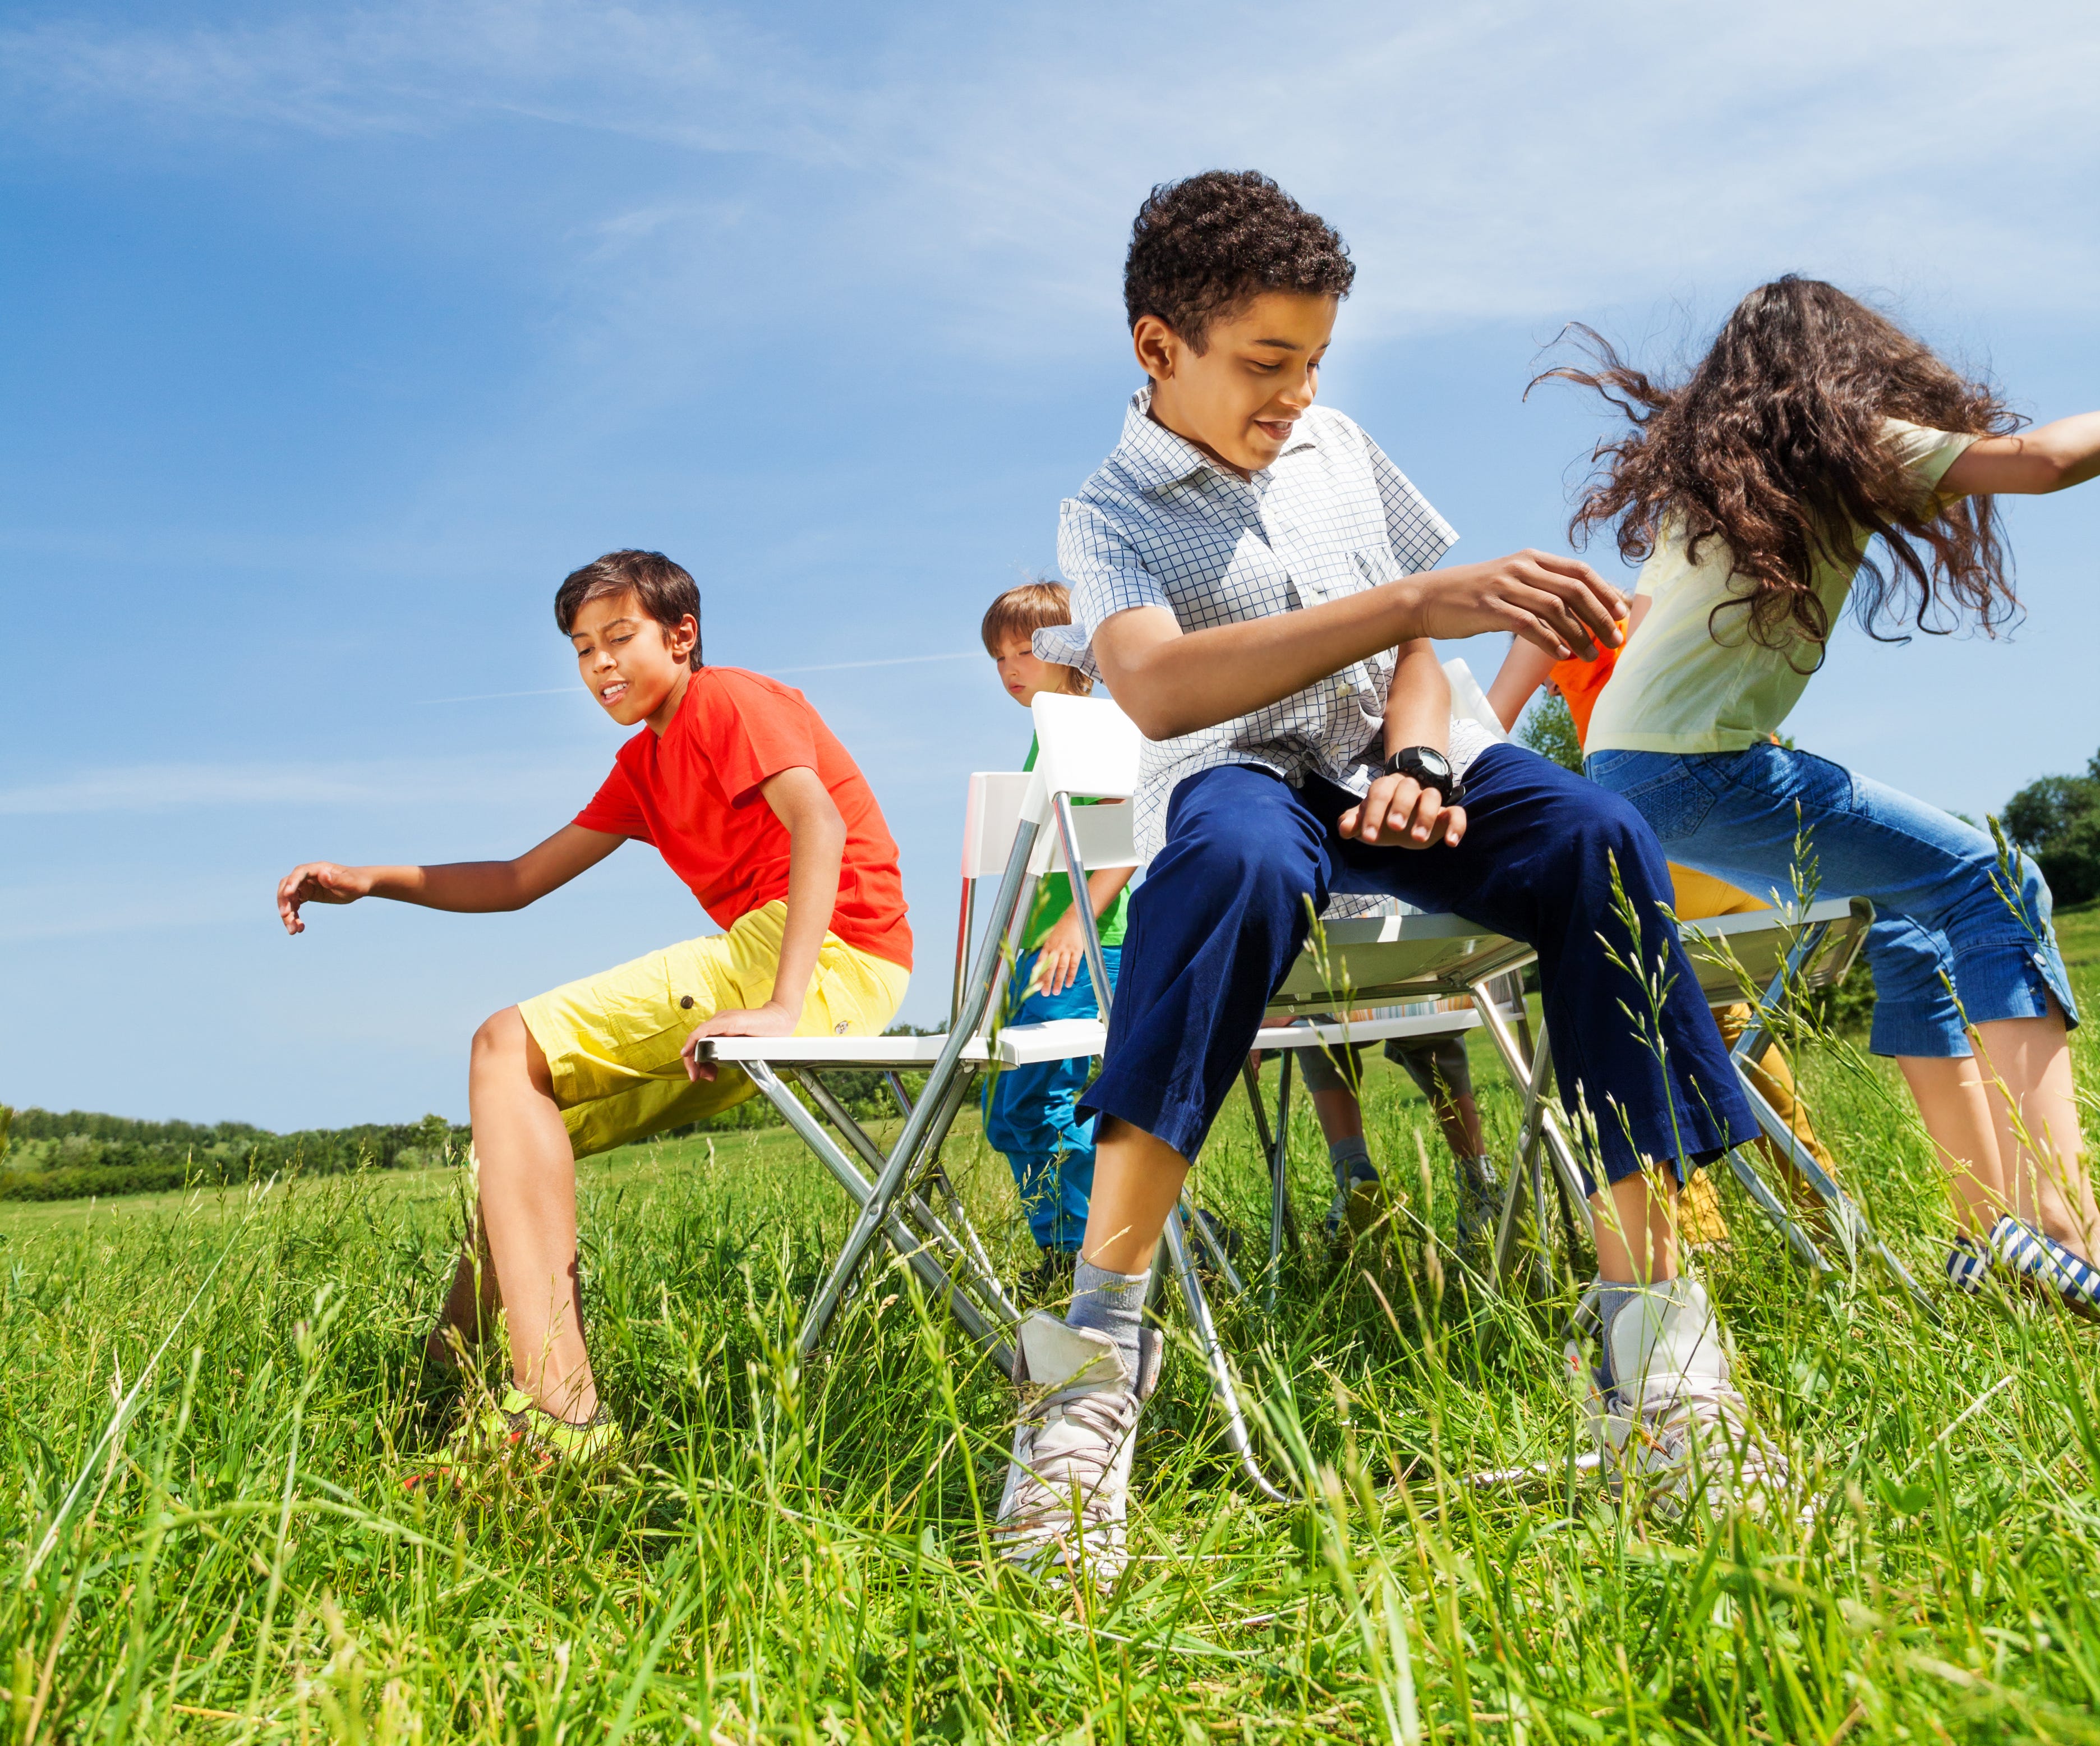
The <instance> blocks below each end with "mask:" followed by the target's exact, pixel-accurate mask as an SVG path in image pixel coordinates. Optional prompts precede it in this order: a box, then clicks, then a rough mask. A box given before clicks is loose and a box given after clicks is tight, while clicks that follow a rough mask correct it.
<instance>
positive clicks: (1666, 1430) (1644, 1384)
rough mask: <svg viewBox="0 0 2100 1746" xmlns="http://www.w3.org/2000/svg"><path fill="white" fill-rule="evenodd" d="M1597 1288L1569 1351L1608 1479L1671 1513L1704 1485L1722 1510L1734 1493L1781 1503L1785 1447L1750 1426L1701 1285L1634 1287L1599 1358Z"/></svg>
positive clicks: (1752, 1505) (1756, 1504)
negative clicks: (1781, 1449)
mask: <svg viewBox="0 0 2100 1746" xmlns="http://www.w3.org/2000/svg"><path fill="white" fill-rule="evenodd" d="M1599 1295H1600V1293H1599V1289H1598V1288H1597V1287H1595V1286H1592V1287H1591V1288H1590V1290H1589V1292H1588V1293H1586V1294H1585V1296H1584V1297H1583V1299H1582V1303H1581V1304H1580V1306H1577V1310H1576V1312H1575V1322H1574V1325H1573V1328H1571V1329H1570V1331H1569V1333H1568V1346H1567V1352H1566V1357H1567V1364H1568V1377H1569V1381H1571V1382H1572V1383H1573V1386H1574V1387H1575V1390H1576V1392H1577V1398H1578V1399H1580V1400H1581V1401H1582V1404H1583V1405H1584V1407H1585V1408H1586V1412H1587V1415H1588V1417H1589V1421H1590V1432H1591V1434H1592V1435H1593V1436H1595V1439H1596V1441H1597V1452H1598V1455H1599V1457H1600V1458H1601V1460H1602V1461H1603V1465H1604V1471H1605V1473H1606V1474H1608V1475H1609V1476H1610V1479H1611V1481H1612V1489H1613V1490H1614V1491H1619V1492H1623V1491H1624V1490H1625V1488H1626V1486H1627V1485H1628V1483H1632V1484H1633V1485H1635V1487H1636V1488H1637V1489H1639V1491H1641V1492H1645V1493H1646V1494H1647V1496H1648V1501H1650V1502H1651V1503H1652V1505H1654V1506H1655V1508H1656V1510H1657V1514H1661V1515H1664V1516H1665V1517H1669V1518H1675V1517H1677V1516H1679V1515H1681V1514H1683V1512H1684V1510H1685V1507H1686V1505H1687V1504H1689V1503H1690V1501H1691V1500H1692V1496H1694V1494H1695V1493H1696V1492H1700V1491H1701V1490H1704V1491H1705V1493H1706V1495H1707V1497H1708V1500H1709V1502H1710V1504H1711V1505H1713V1506H1714V1508H1715V1510H1716V1511H1717V1513H1718V1510H1719V1508H1720V1507H1721V1506H1722V1505H1724V1504H1726V1503H1727V1501H1729V1500H1731V1499H1734V1500H1736V1501H1740V1502H1741V1503H1742V1504H1743V1505H1745V1507H1747V1508H1749V1509H1750V1510H1754V1511H1757V1512H1758V1513H1759V1514H1762V1513H1764V1512H1765V1511H1766V1510H1767V1509H1768V1508H1770V1507H1771V1506H1774V1505H1776V1506H1778V1508H1779V1509H1780V1510H1784V1509H1785V1507H1786V1502H1785V1500H1786V1499H1787V1497H1788V1496H1789V1492H1790V1490H1791V1485H1790V1481H1791V1478H1792V1475H1791V1474H1790V1472H1789V1469H1788V1466H1787V1461H1786V1457H1785V1456H1783V1455H1782V1454H1780V1452H1779V1451H1778V1450H1777V1449H1776V1448H1774V1447H1773V1446H1772V1445H1771V1443H1768V1442H1767V1441H1766V1439H1764V1438H1763V1437H1762V1435H1760V1434H1758V1431H1757V1430H1755V1429H1754V1427H1753V1426H1752V1425H1751V1423H1750V1414H1749V1405H1748V1403H1745V1400H1744V1399H1743V1397H1742V1395H1740V1393H1738V1392H1737V1391H1736V1388H1735V1386H1734V1385H1733V1384H1732V1382H1731V1381H1730V1380H1729V1375H1730V1365H1729V1359H1728V1354H1727V1349H1726V1348H1725V1347H1724V1346H1723V1345H1722V1343H1721V1330H1720V1327H1719V1324H1718V1323H1717V1322H1716V1321H1715V1320H1714V1309H1713V1306H1712V1305H1711V1304H1710V1303H1709V1302H1708V1301H1707V1298H1706V1289H1705V1287H1704V1286H1703V1285H1701V1284H1700V1283H1699V1282H1698V1281H1697V1280H1691V1279H1685V1278H1682V1277H1679V1278H1678V1279H1674V1280H1666V1281H1665V1282H1664V1283H1663V1284H1659V1285H1655V1286H1651V1287H1649V1288H1648V1289H1646V1290H1644V1291H1642V1292H1640V1293H1638V1294H1637V1295H1636V1296H1635V1297H1634V1298H1633V1300H1632V1301H1631V1302H1629V1303H1628V1304H1626V1306H1625V1307H1624V1308H1623V1309H1621V1311H1620V1312H1619V1313H1618V1315H1617V1316H1616V1317H1614V1318H1613V1319H1612V1325H1611V1327H1610V1328H1609V1329H1608V1330H1607V1331H1606V1333H1605V1335H1604V1354H1603V1362H1602V1363H1601V1364H1595V1363H1593V1356H1594V1352H1593V1348H1592V1346H1591V1340H1592V1338H1593V1337H1594V1332H1593V1331H1594V1330H1595V1328H1596V1327H1597V1322H1598V1309H1597V1306H1598V1302H1599Z"/></svg>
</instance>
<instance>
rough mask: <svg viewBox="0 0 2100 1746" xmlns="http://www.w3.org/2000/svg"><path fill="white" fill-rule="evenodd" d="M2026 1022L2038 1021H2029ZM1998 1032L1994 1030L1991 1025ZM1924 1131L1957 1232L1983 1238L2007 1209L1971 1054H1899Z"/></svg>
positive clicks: (1992, 1130) (1986, 1103)
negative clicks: (1943, 1177)
mask: <svg viewBox="0 0 2100 1746" xmlns="http://www.w3.org/2000/svg"><path fill="white" fill-rule="evenodd" d="M2027 1022H2028V1023H2036V1022H2037V1021H2035V1020H2032V1019H2030V1020H2028V1021H2027ZM1997 1028H1998V1027H1997V1026H1995V1025H1994V1026H1992V1029H1993V1030H1996V1029H1997ZM1896 1064H1897V1065H1898V1066H1899V1067H1901V1068H1902V1069H1903V1076H1904V1079H1905V1081H1908V1084H1909V1085H1910V1094H1911V1095H1912V1096H1913V1098H1916V1099H1917V1112H1918V1114H1919V1115H1920V1116H1923V1117H1924V1118H1925V1131H1926V1133H1927V1134H1930V1136H1931V1138H1932V1143H1933V1145H1934V1146H1935V1147H1936V1148H1937V1149H1938V1151H1939V1161H1940V1164H1941V1165H1942V1166H1943V1167H1944V1169H1946V1171H1947V1174H1948V1182H1950V1184H1951V1185H1952V1187H1953V1190H1954V1198H1955V1211H1956V1214H1957V1220H1958V1222H1959V1223H1960V1226H1961V1229H1962V1230H1963V1231H1966V1232H1968V1233H1969V1234H1970V1235H1972V1236H1979V1237H1980V1236H1983V1235H1985V1234H1986V1233H1987V1232H1988V1231H1989V1230H1990V1228H1991V1227H1992V1226H1993V1225H1994V1224H1996V1222H1998V1219H1999V1217H2000V1215H2001V1214H2002V1213H2006V1212H2008V1211H2010V1209H2011V1207H2012V1197H2011V1196H2009V1195H2008V1194H2007V1193H2006V1192H2005V1175H2004V1173H2003V1171H2002V1170H2001V1169H2000V1166H1999V1162H1998V1134H1997V1129H1996V1126H1995V1125H1993V1123H1992V1112H1991V1103H1992V1099H1991V1098H1989V1096H1988V1094H1987V1093H1986V1090H1985V1086H1984V1083H1983V1068H1982V1067H1981V1066H1980V1065H1979V1063H1978V1061H1977V1059H1976V1057H1975V1056H1974V1055H1962V1056H1936V1055H1898V1056H1897V1057H1896Z"/></svg>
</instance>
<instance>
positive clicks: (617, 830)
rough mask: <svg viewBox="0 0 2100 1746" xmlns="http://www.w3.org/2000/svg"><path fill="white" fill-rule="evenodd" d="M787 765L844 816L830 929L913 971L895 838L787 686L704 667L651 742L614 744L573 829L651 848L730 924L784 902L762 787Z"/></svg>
mask: <svg viewBox="0 0 2100 1746" xmlns="http://www.w3.org/2000/svg"><path fill="white" fill-rule="evenodd" d="M796 769H804V770H814V771H816V772H817V776H818V780H820V781H822V782H823V785H824V787H825V788H826V789H827V791H828V792H829V793H830V794H831V797H832V802H833V803H834V804H835V805H836V807H838V809H839V816H840V817H841V818H843V819H844V820H845V825H846V844H845V854H844V855H843V856H842V857H841V859H840V863H839V897H838V906H837V907H836V908H835V909H833V910H832V932H833V933H834V934H836V935H838V937H839V938H840V939H842V940H844V941H845V943H846V944H848V945H849V946H854V947H858V948H859V949H860V950H861V951H862V952H867V953H872V954H873V955H874V956H875V957H879V958H884V959H886V960H888V961H889V962H890V963H892V964H896V965H899V966H902V967H903V968H904V969H906V970H909V969H911V924H910V923H909V922H907V921H906V920H905V919H904V879H903V875H902V873H899V872H898V866H897V843H896V841H895V839H894V838H892V837H891V836H890V834H889V825H888V824H885V823H884V822H883V817H882V808H881V807H879V806H877V805H876V802H875V791H874V790H873V789H871V788H870V787H869V786H868V785H867V777H865V776H862V774H861V773H860V767H859V766H858V764H856V763H854V761H853V758H852V757H851V756H850V755H849V754H848V753H847V751H846V749H845V747H844V746H843V745H840V744H839V741H838V738H837V736H836V735H834V734H833V733H832V731H831V729H830V728H828V727H826V726H825V725H824V722H823V717H822V716H820V715H818V714H817V712H816V710H815V709H814V708H813V707H812V706H811V705H810V700H809V699H808V698H806V697H805V696H803V695H802V694H801V692H798V691H796V689H795V688H794V687H792V685H783V684H782V683H780V682H779V680H778V679H767V678H766V677H765V674H762V673H746V672H745V671H743V669H742V668H740V667H703V668H702V669H701V670H699V672H698V673H695V674H694V675H693V677H692V679H691V680H690V682H689V683H687V685H686V695H685V697H684V700H683V701H682V702H681V703H680V704H679V705H678V713H677V714H676V715H675V716H673V718H671V725H670V726H669V727H667V728H665V729H664V733H663V736H662V737H661V738H659V737H658V736H657V735H656V733H655V730H654V729H652V728H648V727H644V728H643V729H642V732H640V733H638V734H637V735H635V736H634V737H633V739H632V740H629V741H628V742H627V744H626V745H623V746H622V747H621V748H620V757H619V761H618V762H615V764H614V765H613V767H612V774H611V776H607V778H606V779H605V785H604V786H603V787H602V788H600V789H598V793H597V794H596V796H595V797H594V798H593V799H592V801H591V803H590V804H589V806H587V807H585V808H584V810H583V811H580V812H579V813H578V814H577V815H576V823H577V824H580V825H581V826H583V828H584V829H585V830H596V831H603V832H604V833H606V834H607V835H608V836H612V837H632V838H635V839H636V840H637V842H646V843H653V844H654V845H655V848H656V851H657V853H659V854H660V855H662V856H663V857H664V860H665V862H666V863H667V864H668V865H669V867H670V869H671V871H672V872H673V873H676V874H677V876H678V877H680V878H681V879H682V880H684V881H685V882H686V886H687V888H688V889H690V891H691V892H692V894H693V895H694V896H695V897H697V898H698V899H699V900H700V904H701V907H702V908H704V909H705V910H706V911H707V913H708V914H709V915H710V916H712V917H714V919H715V922H717V925H719V926H722V927H725V928H727V927H734V926H735V925H736V924H737V923H738V922H739V921H741V920H742V919H743V917H746V916H748V915H749V914H750V913H752V911H753V910H754V909H759V908H763V907H764V906H765V905H766V904H770V903H773V902H775V901H780V902H785V901H786V900H787V855H788V846H789V842H790V839H789V837H788V834H787V826H786V825H784V824H782V823H781V822H780V820H779V819H778V818H776V817H775V816H774V811H773V809H772V807H769V806H768V805H766V803H765V796H764V795H762V794H761V793H759V791H758V790H759V786H760V785H761V783H764V782H765V781H767V780H770V778H772V777H774V776H778V775H779V773H780V772H781V771H783V770H796Z"/></svg>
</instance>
